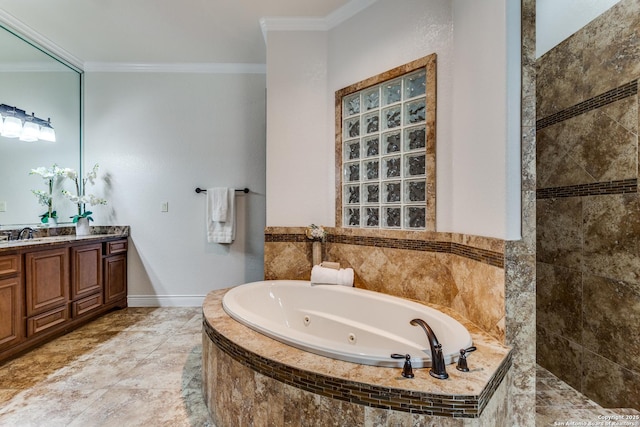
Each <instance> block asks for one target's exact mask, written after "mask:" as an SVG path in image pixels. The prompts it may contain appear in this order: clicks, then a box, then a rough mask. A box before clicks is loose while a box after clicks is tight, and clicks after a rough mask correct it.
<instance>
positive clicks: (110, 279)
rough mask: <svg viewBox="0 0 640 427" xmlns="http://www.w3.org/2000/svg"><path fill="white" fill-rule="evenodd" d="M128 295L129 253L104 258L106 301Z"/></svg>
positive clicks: (107, 302) (109, 301) (112, 300)
mask: <svg viewBox="0 0 640 427" xmlns="http://www.w3.org/2000/svg"><path fill="white" fill-rule="evenodd" d="M126 297H127V255H126V254H120V255H113V256H110V257H106V258H105V259H104V303H105V304H109V303H111V302H114V301H117V300H119V299H122V298H126Z"/></svg>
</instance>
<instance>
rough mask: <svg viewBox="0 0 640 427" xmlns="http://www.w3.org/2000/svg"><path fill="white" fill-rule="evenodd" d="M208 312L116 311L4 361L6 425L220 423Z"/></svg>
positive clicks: (1, 422)
mask: <svg viewBox="0 0 640 427" xmlns="http://www.w3.org/2000/svg"><path fill="white" fill-rule="evenodd" d="M201 313H202V309H201V308H200V307H194V308H160V309H158V308H128V309H125V310H120V311H115V312H111V313H109V314H107V315H105V316H103V317H101V318H100V319H97V320H96V321H94V322H91V323H90V324H88V325H85V326H84V327H82V328H80V329H78V330H76V331H74V332H71V333H69V334H67V335H64V336H62V337H60V338H57V339H56V340H54V341H51V342H50V343H47V344H45V345H43V346H41V347H39V348H37V349H35V350H33V351H31V352H29V353H27V354H25V355H23V356H21V357H18V358H16V359H13V360H10V361H8V362H5V363H4V364H2V365H0V426H12V427H13V426H16V427H57V426H81V427H91V426H117V427H130V426H145V427H147V426H172V427H174V426H176V427H179V426H185V427H186V426H198V427H201V426H213V423H212V422H211V419H210V418H209V415H208V412H207V408H206V407H205V405H204V401H203V398H202V392H201V390H202V388H201V381H202V379H201V369H200V367H201V350H202V335H201V327H202V326H201V322H202V314H201Z"/></svg>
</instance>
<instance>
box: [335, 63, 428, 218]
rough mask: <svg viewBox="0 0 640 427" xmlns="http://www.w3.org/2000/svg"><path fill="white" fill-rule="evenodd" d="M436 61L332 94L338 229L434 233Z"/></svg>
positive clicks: (400, 69) (416, 64) (395, 72)
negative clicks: (335, 128) (334, 107)
mask: <svg viewBox="0 0 640 427" xmlns="http://www.w3.org/2000/svg"><path fill="white" fill-rule="evenodd" d="M435 70H436V67H435V54H433V55H430V56H427V57H425V58H422V59H420V60H417V61H414V62H412V63H410V64H406V65H403V66H401V67H398V68H396V69H394V70H390V71H388V72H385V73H383V74H381V75H380V76H375V77H372V78H370V79H367V80H365V81H363V82H359V83H356V84H355V85H352V86H350V87H348V88H344V89H342V90H340V91H338V92H336V108H337V111H336V127H337V129H338V132H336V135H337V138H336V151H337V153H340V156H339V158H340V159H341V162H340V166H339V167H340V173H339V175H338V176H339V183H338V184H337V185H338V186H339V188H338V191H337V194H338V198H339V199H341V201H340V204H339V206H340V212H339V214H338V218H336V224H337V225H341V226H343V227H352V228H383V229H398V230H431V231H434V230H435V134H436V133H435V106H436V102H435Z"/></svg>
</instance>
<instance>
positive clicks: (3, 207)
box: [0, 201, 7, 212]
mask: <svg viewBox="0 0 640 427" xmlns="http://www.w3.org/2000/svg"><path fill="white" fill-rule="evenodd" d="M6 211H7V202H5V201H2V202H0V212H6Z"/></svg>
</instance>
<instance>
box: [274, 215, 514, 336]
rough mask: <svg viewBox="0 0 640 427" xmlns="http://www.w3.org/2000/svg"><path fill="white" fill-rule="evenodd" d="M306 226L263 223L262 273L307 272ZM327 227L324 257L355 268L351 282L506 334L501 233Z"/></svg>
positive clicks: (296, 275) (292, 275)
mask: <svg viewBox="0 0 640 427" xmlns="http://www.w3.org/2000/svg"><path fill="white" fill-rule="evenodd" d="M304 230H305V228H304V227H268V228H267V230H266V233H265V278H266V279H267V280H269V279H301V280H309V278H310V275H311V267H312V265H311V242H310V241H309V240H308V239H306V237H305V236H304ZM327 231H328V233H329V236H328V239H327V241H326V242H325V243H324V249H323V259H324V260H326V261H334V262H340V264H341V266H342V267H343V268H346V267H351V268H353V269H354V272H355V275H354V276H355V278H354V282H355V283H354V285H355V286H356V287H359V288H363V289H368V290H373V291H377V292H382V293H386V294H390V295H396V296H401V297H404V298H410V299H414V300H417V301H423V302H428V303H434V304H440V305H443V306H446V307H451V308H453V309H454V310H456V311H457V312H458V313H460V314H462V315H463V316H464V317H466V318H467V319H469V320H471V321H472V322H473V323H475V324H476V325H478V326H479V327H480V328H481V329H483V330H484V331H486V332H488V333H489V334H491V335H492V336H494V337H495V338H497V339H499V340H501V341H502V342H504V339H505V310H504V299H505V295H504V289H505V286H504V280H505V274H504V268H503V265H502V264H503V258H504V242H503V241H501V240H499V239H491V238H483V237H477V236H466V235H459V234H451V233H430V232H426V233H415V232H413V233H412V232H406V233H403V232H395V233H393V232H389V231H384V230H382V231H380V230H357V229H340V228H327ZM389 236H394V237H389Z"/></svg>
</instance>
